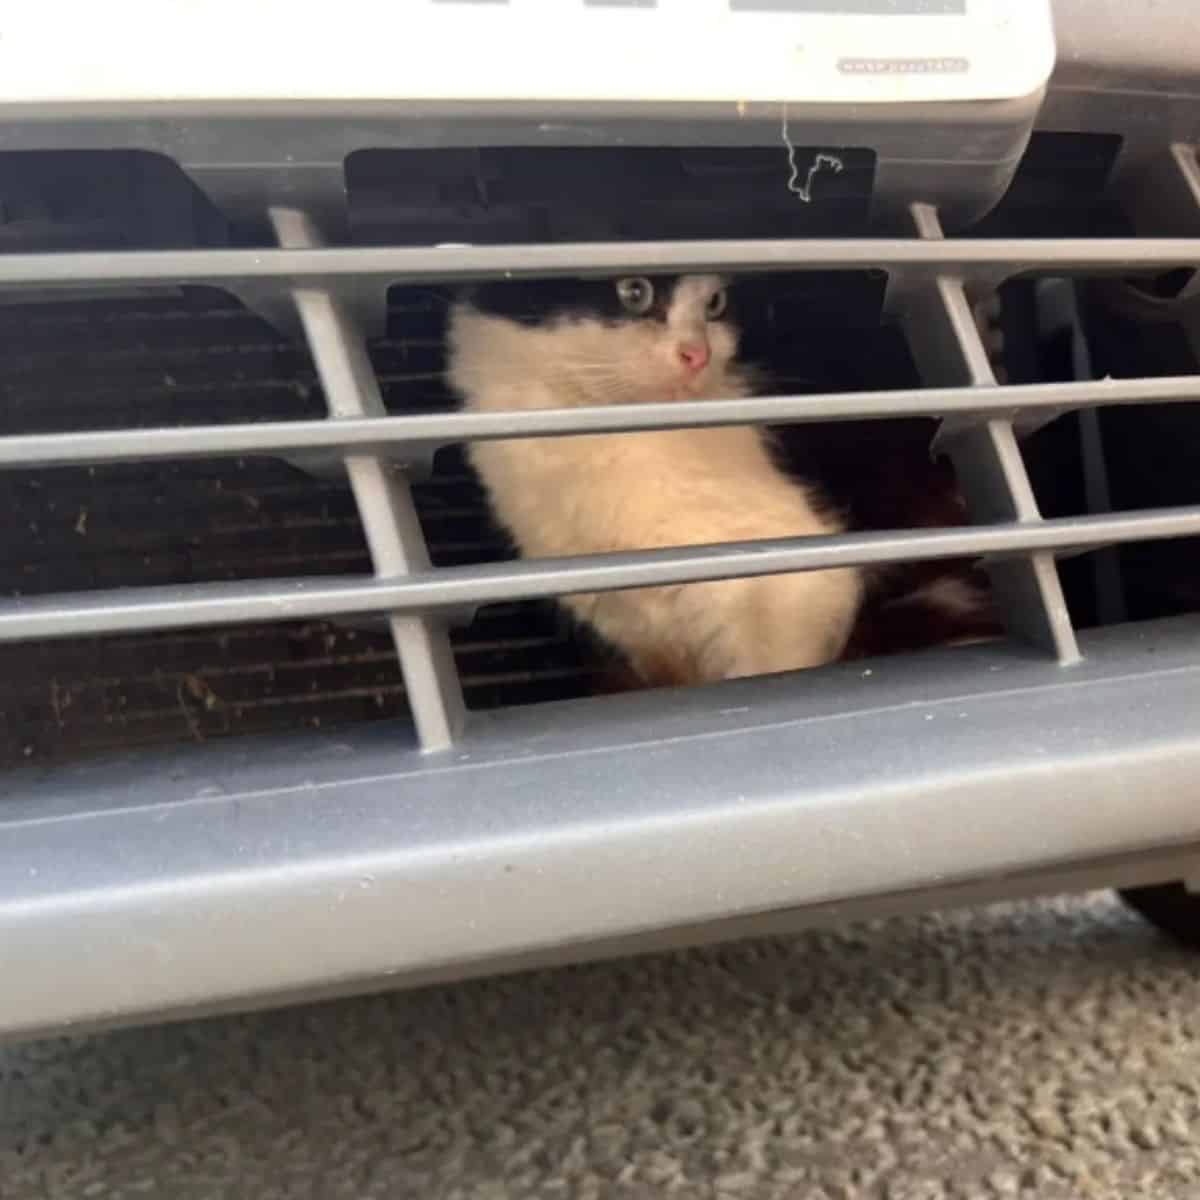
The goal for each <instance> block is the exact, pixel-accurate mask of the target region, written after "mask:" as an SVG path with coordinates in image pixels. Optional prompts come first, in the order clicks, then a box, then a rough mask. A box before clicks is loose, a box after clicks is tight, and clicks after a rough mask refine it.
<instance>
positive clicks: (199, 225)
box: [0, 150, 230, 254]
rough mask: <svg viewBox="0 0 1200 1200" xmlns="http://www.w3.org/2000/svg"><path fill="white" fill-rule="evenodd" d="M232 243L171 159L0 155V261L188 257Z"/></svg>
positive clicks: (140, 154)
mask: <svg viewBox="0 0 1200 1200" xmlns="http://www.w3.org/2000/svg"><path fill="white" fill-rule="evenodd" d="M229 239H230V228H229V225H228V223H227V222H226V220H225V219H224V218H223V217H222V216H221V214H220V213H219V212H218V211H217V209H216V208H215V207H214V206H213V204H212V203H211V202H210V201H209V200H208V198H207V197H206V196H205V195H204V194H203V193H202V192H201V191H200V189H199V188H197V187H196V186H195V184H193V183H192V181H191V180H190V179H189V178H188V177H187V175H185V174H184V172H183V170H182V169H181V168H180V167H179V165H178V164H177V163H175V162H174V161H173V160H172V159H170V158H167V157H166V156H165V155H161V154H152V153H150V152H148V151H144V150H19V151H5V152H3V153H0V254H5V253H30V252H39V251H68V250H76V251H79V250H166V249H185V248H192V247H200V246H223V245H227V244H228V242H229Z"/></svg>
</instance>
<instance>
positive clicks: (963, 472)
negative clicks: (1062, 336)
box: [901, 204, 1080, 666]
mask: <svg viewBox="0 0 1200 1200" xmlns="http://www.w3.org/2000/svg"><path fill="white" fill-rule="evenodd" d="M911 211H912V218H913V223H914V225H915V226H916V231H917V233H918V235H919V236H920V237H921V238H922V239H924V240H929V241H935V240H939V239H941V237H942V229H941V223H940V221H939V220H938V216H937V212H936V211H935V210H934V209H932V208H931V207H929V206H928V205H925V204H915V205H913V207H912V210H911ZM901 288H902V289H904V290H905V292H906V295H905V303H904V320H905V324H906V329H907V334H908V339H909V344H910V346H911V347H912V351H913V354H914V356H915V357H916V360H917V365H918V368H919V369H920V372H921V375H922V378H923V379H924V381H925V383H926V384H928V385H929V386H932V387H938V386H943V385H947V384H957V385H963V384H969V385H971V386H974V387H981V388H984V387H994V386H995V385H996V377H995V374H994V372H993V371H992V366H991V363H990V362H989V361H988V357H987V351H986V350H985V348H984V345H983V340H982V339H981V338H980V336H979V331H978V329H977V328H976V326H975V321H974V318H973V317H972V315H971V309H970V305H969V304H968V303H967V297H966V293H965V291H964V289H963V283H962V280H961V279H958V278H956V277H954V276H951V275H938V276H937V277H935V278H934V279H932V280H920V281H914V282H913V283H912V286H911V288H910V287H908V286H907V285H906V284H905V283H904V282H901ZM934 446H935V448H936V449H939V450H943V451H945V453H946V454H948V455H949V456H950V459H951V461H952V462H953V463H954V467H955V470H956V471H957V473H958V477H959V481H960V485H961V487H962V489H963V495H964V498H965V500H966V502H967V509H968V511H969V512H970V514H971V519H972V520H973V521H975V522H976V523H980V524H989V523H993V522H998V521H1019V522H1022V523H1025V524H1034V523H1037V522H1040V521H1041V520H1042V515H1041V513H1040V511H1039V510H1038V506H1037V500H1036V499H1035V497H1034V494H1033V486H1032V484H1031V483H1030V481H1029V476H1028V474H1027V473H1026V470H1025V463H1024V460H1023V459H1022V457H1021V451H1020V448H1019V447H1018V445H1017V439H1016V435H1015V434H1014V432H1013V423H1012V420H1011V419H998V418H988V419H980V418H971V417H966V418H958V419H955V420H943V422H942V424H941V426H940V428H939V430H938V434H937V437H936V439H935V442H934ZM988 574H989V575H990V577H991V581H992V587H993V590H994V592H995V594H996V599H997V601H998V603H999V605H1000V609H1001V612H1002V613H1003V615H1004V620H1005V624H1006V626H1007V627H1008V630H1009V632H1010V633H1011V634H1012V635H1013V636H1014V637H1017V638H1019V639H1020V640H1022V641H1025V642H1028V643H1030V644H1032V645H1034V646H1036V647H1037V648H1038V649H1040V650H1043V651H1045V652H1047V653H1049V654H1053V655H1054V656H1055V658H1057V660H1058V662H1059V663H1060V664H1062V665H1064V666H1065V665H1068V664H1071V663H1075V662H1078V661H1079V658H1080V654H1079V647H1078V644H1077V642H1076V640H1075V630H1074V628H1073V627H1072V625H1071V617H1070V614H1069V612H1068V611H1067V603H1066V599H1065V598H1064V596H1063V591H1062V584H1061V582H1060V581H1059V577H1058V568H1057V566H1056V565H1055V562H1054V556H1053V555H1051V554H1046V553H1035V554H1031V555H1030V556H1029V557H1028V558H1019V559H1010V560H1007V561H1004V562H993V563H990V564H989V566H988Z"/></svg>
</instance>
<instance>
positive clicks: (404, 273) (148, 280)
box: [0, 238, 1200, 291]
mask: <svg viewBox="0 0 1200 1200" xmlns="http://www.w3.org/2000/svg"><path fill="white" fill-rule="evenodd" d="M1196 262H1200V239H1196V238H1097V239H1086V240H1085V239H1079V240H1072V239H1065V238H1064V239H1058V238H1055V239H1053V240H1050V239H1037V238H1019V239H1018V238H996V239H986V240H982V239H981V240H969V239H955V238H946V239H944V240H942V241H933V240H929V241H922V240H917V239H913V238H863V239H851V238H845V239H816V238H814V239H813V240H811V241H804V240H788V241H775V240H770V239H762V240H754V241H736V240H730V241H717V242H683V241H680V242H579V243H567V242H563V243H555V244H552V245H541V244H531V245H508V246H453V247H444V248H437V247H434V248H408V247H405V248H400V249H397V248H392V247H381V248H379V249H359V248H354V249H344V248H336V249H322V250H145V251H130V252H126V253H122V254H94V253H88V254H69V255H68V254H12V255H6V256H4V257H3V258H0V288H5V289H8V288H18V287H49V286H53V285H59V286H68V287H81V286H88V285H93V284H95V285H104V284H107V285H113V284H135V285H143V284H156V283H158V284H171V285H172V286H178V285H179V284H211V285H217V286H227V287H233V288H236V287H237V285H239V284H256V285H270V286H273V287H275V288H278V289H279V290H280V291H284V290H287V289H290V288H291V287H294V286H297V285H302V284H320V285H322V286H326V287H333V288H338V287H342V286H347V285H350V286H353V285H372V286H376V287H383V286H385V285H387V284H391V283H399V282H409V283H439V282H442V283H452V282H458V281H464V282H465V281H468V280H472V279H483V278H487V277H504V278H514V279H516V278H536V277H538V276H554V275H578V274H581V273H583V274H587V273H597V274H614V273H620V272H628V271H637V270H642V271H665V272H681V271H730V272H737V273H742V272H747V273H749V272H763V271H804V270H829V269H837V268H843V269H862V268H864V267H870V268H876V269H879V270H884V271H905V272H913V273H920V272H924V273H925V274H926V275H939V274H941V275H944V274H950V275H958V276H966V277H970V278H971V279H973V280H975V281H979V282H987V283H997V282H999V281H1000V280H1002V279H1006V278H1009V277H1011V276H1013V275H1016V274H1021V273H1024V272H1027V271H1036V270H1044V271H1053V272H1055V273H1058V274H1062V273H1064V272H1070V273H1072V274H1075V273H1086V272H1093V271H1096V272H1108V271H1117V272H1131V273H1148V272H1154V271H1160V270H1164V269H1167V268H1171V267H1179V266H1189V265H1191V264H1193V263H1196Z"/></svg>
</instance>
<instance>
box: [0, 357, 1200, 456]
mask: <svg viewBox="0 0 1200 1200" xmlns="http://www.w3.org/2000/svg"><path fill="white" fill-rule="evenodd" d="M1195 401H1200V376H1194V375H1184V376H1177V377H1166V378H1158V379H1121V380H1102V381H1095V382H1093V381H1088V382H1083V383H1048V384H1033V385H1018V386H1004V387H988V388H980V387H956V388H930V389H920V388H911V389H905V390H903V391H890V392H845V393H841V394H825V395H811V396H756V397H753V398H751V399H746V400H704V401H695V402H693V403H684V404H638V405H612V406H607V407H587V408H571V409H542V410H537V411H513V412H498V413H436V414H414V415H411V416H396V417H375V418H367V419H362V420H339V421H336V422H334V421H326V420H320V421H278V422H263V423H258V424H240V425H210V426H191V427H184V428H179V429H122V430H112V431H100V432H85V433H53V434H29V435H22V436H18V437H7V438H0V469H2V468H6V467H31V466H44V467H45V466H69V465H73V464H81V463H101V462H109V463H114V462H127V461H147V460H156V459H177V458H209V457H222V456H223V457H229V456H234V455H242V454H273V453H274V454H281V453H288V452H295V451H304V450H315V449H324V450H346V451H364V450H372V449H375V448H378V447H383V446H388V445H400V444H404V445H412V446H416V445H422V446H430V445H433V446H440V445H446V444H449V443H452V442H461V441H482V440H488V439H495V438H508V437H537V436H554V435H564V436H565V435H570V434H584V433H621V432H636V431H646V430H654V429H679V428H702V427H706V426H709V427H710V426H721V425H740V424H748V425H760V424H774V425H785V424H802V423H805V422H809V421H840V420H847V419H851V418H854V419H858V420H888V419H893V418H898V417H911V416H928V417H939V416H955V415H966V414H971V415H975V416H996V417H1012V416H1015V415H1017V414H1020V413H1027V412H1033V411H1038V410H1041V411H1046V410H1051V411H1057V410H1070V409H1076V408H1092V407H1097V408H1099V407H1111V406H1113V405H1117V404H1170V403H1185V402H1195Z"/></svg>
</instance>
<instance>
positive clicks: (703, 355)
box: [677, 341, 708, 372]
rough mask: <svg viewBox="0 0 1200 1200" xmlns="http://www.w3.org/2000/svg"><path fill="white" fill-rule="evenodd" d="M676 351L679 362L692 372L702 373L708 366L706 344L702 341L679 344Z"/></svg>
mask: <svg viewBox="0 0 1200 1200" xmlns="http://www.w3.org/2000/svg"><path fill="white" fill-rule="evenodd" d="M677 351H678V354H679V361H680V362H681V363H683V365H684V367H685V368H686V369H687V370H689V371H692V372H695V371H703V370H704V368H705V367H707V366H708V343H707V342H702V341H695V342H680V343H679V345H678V347H677Z"/></svg>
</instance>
